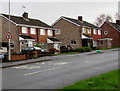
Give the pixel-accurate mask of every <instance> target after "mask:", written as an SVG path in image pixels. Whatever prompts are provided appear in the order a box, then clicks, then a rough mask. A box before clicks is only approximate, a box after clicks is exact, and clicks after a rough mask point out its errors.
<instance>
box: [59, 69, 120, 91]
mask: <svg viewBox="0 0 120 91" xmlns="http://www.w3.org/2000/svg"><path fill="white" fill-rule="evenodd" d="M118 71H120V69H118V70H114V71H111V72H108V73H105V74H102V75H99V76H97V77H93V78H89V79H86V80H82V81H80V82H77V83H75V84H73V85H70V86H67V87H64V88H62V89H59V91H65V90H67V91H69V90H75V89H81V90H82V91H86V90H87V89H89V90H95V89H96V90H101V91H103V90H105V91H111V90H112V91H113V90H114V91H120V89H118V88H119V86H118V85H119V83H118V77H119V76H118V74H119V72H118ZM119 75H120V74H119ZM81 90H80V91H81Z"/></svg>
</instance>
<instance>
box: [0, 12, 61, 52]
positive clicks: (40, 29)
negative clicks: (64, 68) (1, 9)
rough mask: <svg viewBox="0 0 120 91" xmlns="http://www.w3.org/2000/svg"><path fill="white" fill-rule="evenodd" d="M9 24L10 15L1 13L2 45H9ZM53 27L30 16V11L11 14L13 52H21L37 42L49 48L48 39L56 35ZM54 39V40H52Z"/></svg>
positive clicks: (44, 47) (58, 42)
mask: <svg viewBox="0 0 120 91" xmlns="http://www.w3.org/2000/svg"><path fill="white" fill-rule="evenodd" d="M8 24H9V15H7V14H1V15H0V25H1V26H0V28H1V30H0V32H1V36H0V37H1V39H2V40H1V41H0V43H2V46H4V47H7V46H8V39H6V35H7V33H8ZM54 31H55V30H53V28H52V27H51V26H49V25H47V24H46V23H44V22H42V21H40V20H38V19H32V18H29V17H28V13H27V12H24V13H23V15H22V16H21V17H20V16H13V15H10V33H11V35H12V39H11V48H12V50H13V52H21V50H22V49H23V48H25V47H32V46H34V45H36V44H37V43H38V44H40V45H41V46H42V47H43V49H47V50H48V49H49V46H48V44H49V42H48V41H47V39H49V37H52V38H53V39H54V38H55V37H54ZM51 41H52V40H51ZM56 43H57V44H58V46H59V44H60V41H59V40H57V42H54V41H52V42H50V44H52V45H54V44H56Z"/></svg>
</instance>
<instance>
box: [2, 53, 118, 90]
mask: <svg viewBox="0 0 120 91" xmlns="http://www.w3.org/2000/svg"><path fill="white" fill-rule="evenodd" d="M117 68H118V51H110V52H107V53H100V54H91V55H87V56H79V55H70V56H64V57H58V58H57V57H56V58H54V59H52V60H49V61H45V62H37V63H31V64H26V65H20V66H14V67H8V68H3V69H2V87H3V89H58V88H62V87H64V86H67V85H70V84H73V83H75V82H78V81H80V80H83V79H86V78H89V77H94V76H97V75H99V74H102V73H105V72H108V71H111V70H114V69H117Z"/></svg>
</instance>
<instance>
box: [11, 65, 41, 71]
mask: <svg viewBox="0 0 120 91" xmlns="http://www.w3.org/2000/svg"><path fill="white" fill-rule="evenodd" d="M12 68H16V69H30V70H31V69H38V68H41V67H40V66H36V65H30V66H29V65H24V66H18V67H12Z"/></svg>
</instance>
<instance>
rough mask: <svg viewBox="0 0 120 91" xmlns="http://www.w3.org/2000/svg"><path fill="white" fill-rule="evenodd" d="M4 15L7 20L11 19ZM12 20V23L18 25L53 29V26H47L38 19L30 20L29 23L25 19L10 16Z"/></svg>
mask: <svg viewBox="0 0 120 91" xmlns="http://www.w3.org/2000/svg"><path fill="white" fill-rule="evenodd" d="M2 15H3V16H5V17H6V18H9V15H7V14H2ZM10 19H11V21H13V22H15V23H17V24H24V25H31V26H40V27H47V28H52V27H51V26H49V25H47V24H46V23H44V22H42V21H40V20H38V19H32V18H28V20H29V21H27V20H25V19H24V18H23V17H19V16H13V15H10Z"/></svg>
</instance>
